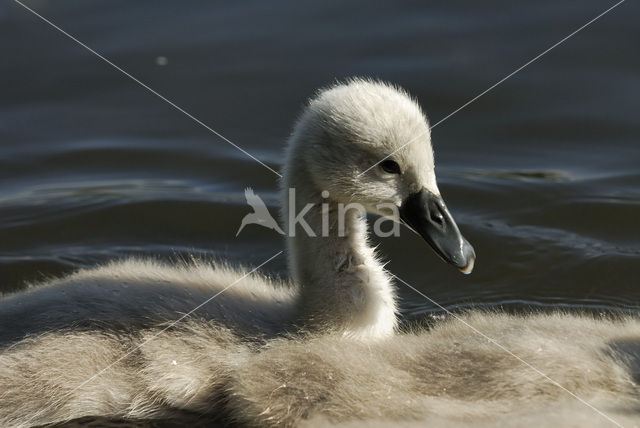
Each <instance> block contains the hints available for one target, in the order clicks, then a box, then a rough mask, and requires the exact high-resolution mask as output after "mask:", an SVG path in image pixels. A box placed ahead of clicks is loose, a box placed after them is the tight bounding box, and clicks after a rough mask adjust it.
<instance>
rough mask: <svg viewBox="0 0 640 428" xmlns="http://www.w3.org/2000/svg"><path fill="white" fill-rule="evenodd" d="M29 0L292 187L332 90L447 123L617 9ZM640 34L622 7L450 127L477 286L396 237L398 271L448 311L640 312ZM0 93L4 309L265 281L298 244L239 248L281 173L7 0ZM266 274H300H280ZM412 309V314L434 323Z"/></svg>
mask: <svg viewBox="0 0 640 428" xmlns="http://www.w3.org/2000/svg"><path fill="white" fill-rule="evenodd" d="M27 4H29V5H30V6H32V7H34V8H35V9H36V10H37V11H38V12H39V13H41V14H43V15H44V16H46V17H47V18H48V19H50V20H51V21H53V22H55V23H56V24H57V25H59V26H60V27H61V28H63V29H65V30H66V31H68V32H69V33H71V34H73V35H74V36H76V37H77V38H78V39H80V40H81V41H83V42H84V43H86V44H88V45H89V46H91V47H92V48H94V49H96V50H97V51H99V52H100V53H102V54H103V55H105V56H106V57H108V58H109V59H111V60H112V61H113V62H115V63H116V64H118V65H119V66H120V67H122V68H123V69H125V70H126V71H128V72H129V73H131V74H132V75H134V76H136V77H137V78H138V79H140V80H141V81H143V82H144V83H146V84H148V85H149V86H151V87H153V88H154V89H156V90H157V91H159V92H160V93H162V94H163V95H164V96H166V97H167V98H169V99H171V100H172V101H174V102H175V103H177V104H178V105H180V106H181V107H183V108H184V109H185V110H187V111H189V112H190V113H191V114H193V115H194V116H196V117H197V118H199V119H201V120H202V121H203V122H204V123H206V124H208V125H210V126H211V127H213V128H214V129H216V130H217V131H219V132H221V133H222V134H224V135H225V136H226V137H227V138H229V139H230V140H232V141H233V142H235V143H236V144H238V145H240V146H242V147H243V148H245V149H246V150H248V151H249V152H251V153H252V154H254V155H255V156H257V157H258V158H259V159H261V160H262V161H263V162H265V163H266V164H268V165H269V166H270V167H272V168H274V169H278V168H280V167H281V160H282V156H281V151H282V148H283V144H284V140H285V138H286V136H287V134H288V132H289V130H290V127H291V123H292V121H293V119H294V118H295V116H296V115H297V114H298V113H299V111H300V109H301V106H302V105H303V103H304V101H305V99H306V98H307V97H308V96H310V95H311V94H312V93H313V91H314V90H315V89H316V88H318V87H320V86H323V85H326V84H329V83H331V82H333V81H334V80H335V79H336V78H338V79H339V78H344V77H347V76H371V77H377V78H381V79H384V80H389V81H392V82H395V83H398V84H400V85H402V86H404V87H405V88H407V89H408V90H409V91H410V92H411V93H413V94H414V95H415V96H416V97H418V98H419V100H420V102H421V103H422V105H423V106H424V108H425V110H426V111H427V113H428V115H429V117H430V118H431V120H432V123H435V122H437V121H438V120H439V119H441V118H443V117H445V116H446V115H447V114H449V113H450V112H451V111H453V110H455V109H456V108H457V107H459V106H460V105H462V104H464V103H465V102H466V101H467V100H468V99H470V98H472V97H473V96H475V95H476V94H478V93H479V92H481V91H483V90H484V89H486V88H487V87H489V86H491V85H492V84H493V83H495V82H496V81H498V80H499V79H501V78H502V77H504V76H505V75H507V74H509V73H510V72H512V71H513V70H515V69H516V68H517V67H519V66H520V65H522V64H523V63H525V62H527V61H528V60H530V59H531V58H533V57H534V56H535V55H537V54H538V53H540V52H541V51H543V50H544V49H546V48H547V47H549V46H551V45H552V44H553V43H555V42H556V41H558V40H560V39H561V38H562V37H564V36H566V35H567V34H569V33H571V32H572V31H573V30H575V29H576V28H578V27H579V26H581V25H582V24H584V23H585V22H587V21H588V20H590V19H591V18H593V17H594V16H596V15H597V14H599V13H600V12H602V11H603V10H605V9H606V8H607V7H609V6H611V5H612V4H613V3H612V2H607V1H591V0H590V1H584V0H583V1H567V2H554V1H542V2H516V3H513V2H506V1H497V2H459V1H450V2H431V4H427V3H424V2H402V3H398V2H387V3H383V2H379V3H378V2H351V3H349V4H343V3H342V2H337V1H335V2H333V1H332V2H316V3H305V2H293V1H291V2H277V3H272V2H257V1H256V2H242V3H241V4H233V5H232V4H230V3H222V2H220V3H218V2H210V1H199V2H198V1H180V2H178V1H175V2H152V1H136V2H130V1H114V0H110V1H91V2H77V1H62V0H58V1H55V2H53V1H29V2H27ZM639 16H640V5H639V4H638V3H637V2H631V1H629V2H627V3H625V4H623V5H621V6H620V7H619V8H617V9H616V10H614V11H612V12H611V13H610V14H609V15H607V16H605V17H603V18H602V19H601V20H600V21H598V22H596V23H594V24H593V25H592V26H590V27H589V28H587V29H585V30H584V31H583V32H581V33H579V34H578V35H576V36H575V37H573V38H572V39H570V40H568V41H567V42H566V43H564V44H562V45H560V46H558V47H557V48H556V49H554V50H553V51H551V52H550V53H549V54H548V55H546V56H545V57H543V58H542V59H540V60H539V61H537V62H535V63H533V64H532V65H530V66H529V67H528V68H526V69H524V70H523V71H521V72H520V73H519V74H517V75H516V76H514V77H513V78H511V79H509V80H507V81H506V82H505V83H504V84H502V85H500V86H499V87H497V88H496V89H495V90H493V91H492V92H490V93H489V94H487V95H486V96H484V97H483V98H481V99H480V100H478V101H477V102H475V103H474V104H472V105H470V106H469V107H468V108H466V109H464V110H462V111H461V112H459V113H458V114H456V115H454V116H453V117H451V118H449V119H448V120H446V121H445V122H443V123H441V124H440V125H438V126H437V127H436V128H435V129H434V130H433V140H434V144H435V150H436V160H437V173H438V177H439V182H440V188H441V190H442V192H443V195H444V197H445V199H446V200H447V202H448V205H449V207H450V209H451V211H452V212H453V214H454V216H455V217H456V219H457V220H458V223H459V225H460V227H461V229H462V230H463V232H464V233H465V235H466V236H467V238H468V239H469V240H470V241H471V242H472V243H473V245H474V246H475V249H476V252H477V254H478V260H477V264H476V270H475V272H474V273H473V275H471V276H469V277H464V276H462V275H460V274H459V273H458V272H457V271H456V270H455V269H452V268H451V267H450V266H447V265H445V264H444V263H442V262H441V261H440V260H439V259H438V258H437V257H436V256H435V255H434V254H433V252H432V251H431V250H430V249H429V248H428V247H427V246H426V245H425V244H424V243H423V242H422V241H421V240H420V239H419V238H418V237H416V236H414V235H412V234H410V233H406V231H405V233H403V236H402V237H401V238H399V239H398V238H389V239H384V240H382V241H381V247H380V250H381V252H382V253H383V254H384V256H385V257H386V258H388V259H390V260H391V263H390V264H389V268H390V269H391V270H392V271H393V272H394V273H395V274H397V275H398V276H399V277H401V278H403V279H404V280H406V281H407V282H409V283H411V284H413V285H414V286H415V287H417V288H419V289H420V290H421V291H422V292H424V293H425V294H427V295H428V296H430V297H431V298H433V299H434V300H436V301H438V302H440V303H441V304H443V305H444V306H447V307H458V306H460V305H463V306H465V305H491V306H501V305H502V306H504V307H507V308H510V309H516V310H520V309H523V308H531V307H552V306H560V307H569V308H572V307H576V308H585V307H588V308H592V309H595V310H607V309H618V310H624V311H637V309H638V307H639V304H640V141H639V136H640V115H639V106H640V55H639V50H640V26H638V24H637V23H638V17H639ZM158 57H165V58H166V61H165V62H166V64H164V63H163V60H162V59H160V60H158ZM162 64H164V65H162ZM0 79H1V80H0V91H1V93H0V287H2V288H0V290H1V291H4V292H9V291H15V290H20V289H22V288H24V287H25V286H26V284H27V283H28V282H30V281H37V280H41V279H43V278H46V277H48V276H51V275H61V274H65V273H68V272H71V271H73V270H74V269H78V268H81V267H87V266H93V265H95V264H96V263H99V262H103V261H106V260H109V259H112V258H117V257H122V256H127V255H132V254H138V255H158V256H161V257H165V258H169V259H170V258H176V257H186V256H187V255H188V254H191V253H196V254H200V255H208V256H213V257H221V258H226V259H229V260H231V261H233V262H238V263H240V262H242V263H246V264H250V265H257V264H259V263H261V262H262V261H264V260H266V259H267V258H269V257H270V256H272V255H273V254H275V253H276V252H277V251H279V250H280V249H282V248H283V244H282V241H281V239H280V236H279V235H278V234H276V233H275V232H272V231H269V230H266V229H260V228H258V227H256V226H249V227H248V228H247V229H245V231H243V233H242V234H240V236H239V237H237V238H236V237H235V236H234V235H235V233H236V230H237V228H238V226H239V223H240V220H241V218H242V216H244V214H246V213H248V212H250V209H249V208H248V207H247V206H246V205H245V201H244V196H243V189H244V188H245V187H248V186H250V187H253V188H254V189H255V190H256V192H257V193H258V194H260V195H261V196H263V197H265V199H266V200H267V201H268V203H270V204H271V206H272V207H274V208H275V206H276V205H277V197H276V189H277V181H276V176H275V175H274V174H272V173H271V172H270V171H268V170H267V169H266V168H264V167H263V166H261V165H259V164H257V163H256V162H254V161H253V160H252V159H250V158H248V157H247V156H245V155H244V154H242V153H241V152H239V151H237V150H236V149H235V148H233V147H232V146H230V145H229V144H227V143H226V142H224V141H222V140H221V139H220V138H218V137H216V136H215V135H212V134H211V133H210V132H209V131H207V130H206V129H204V128H203V127H201V126H199V125H198V124H196V123H194V122H193V121H192V120H191V119H189V118H187V117H185V116H184V115H183V114H181V113H180V112H178V111H176V110H175V109H174V108H172V107H171V106H169V105H168V104H166V103H165V102H163V101H161V100H160V99H158V98H157V97H156V96H154V95H152V94H150V93H149V92H148V91H146V90H145V89H143V88H142V87H140V86H139V85H137V84H136V83H134V82H132V81H131V80H130V79H128V78H127V77H125V76H123V75H122V74H121V73H119V72H117V71H115V70H114V69H113V68H111V67H110V66H108V65H107V64H105V63H104V62H103V61H101V60H100V59H98V58H96V57H95V56H94V55H92V54H91V53H89V52H87V51H86V50H85V49H83V48H82V47H80V46H78V45H77V44H76V43H74V42H73V41H71V40H69V39H68V38H66V37H64V36H63V35H61V34H60V33H58V32H57V31H55V30H54V29H52V28H51V27H50V26H48V25H47V24H45V23H44V22H42V21H40V20H38V19H37V18H36V17H34V16H33V15H31V14H29V13H28V12H27V11H26V10H24V9H22V8H21V7H20V6H18V5H16V4H15V3H13V2H12V1H4V2H3V3H2V4H1V5H0ZM265 269H266V270H268V271H270V272H275V273H280V274H286V266H285V261H284V258H283V257H280V258H278V259H276V260H274V261H273V262H272V263H270V264H269V265H267V266H266V267H265ZM399 293H400V295H401V296H402V305H403V308H404V309H405V311H406V313H407V314H409V315H411V316H420V315H421V314H425V313H430V312H432V311H434V309H437V308H436V307H435V306H434V305H433V304H431V303H429V302H428V301H426V300H425V299H424V298H422V297H420V296H419V295H417V294H415V293H413V292H412V291H410V290H408V289H406V288H404V287H403V286H401V285H400V286H399Z"/></svg>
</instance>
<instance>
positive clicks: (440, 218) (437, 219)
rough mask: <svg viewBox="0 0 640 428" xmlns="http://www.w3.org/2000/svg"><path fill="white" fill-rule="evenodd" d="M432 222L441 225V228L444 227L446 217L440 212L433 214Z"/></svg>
mask: <svg viewBox="0 0 640 428" xmlns="http://www.w3.org/2000/svg"><path fill="white" fill-rule="evenodd" d="M431 221H432V222H434V223H435V224H437V225H439V226H442V225H443V224H444V216H443V215H442V213H441V212H439V211H437V212H432V213H431Z"/></svg>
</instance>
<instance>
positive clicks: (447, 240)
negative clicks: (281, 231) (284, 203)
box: [285, 79, 475, 273]
mask: <svg viewBox="0 0 640 428" xmlns="http://www.w3.org/2000/svg"><path fill="white" fill-rule="evenodd" d="M289 150H290V152H289V162H287V164H288V165H287V167H286V168H291V167H292V165H290V163H291V162H292V161H293V162H295V163H301V164H302V165H296V167H297V168H300V170H302V171H304V173H305V174H306V175H307V179H310V180H311V181H312V182H313V185H314V187H315V188H316V189H318V190H319V191H325V193H324V195H326V194H327V193H326V192H328V194H329V198H330V199H331V200H332V201H334V202H337V203H344V204H348V203H358V204H361V205H362V206H363V207H364V208H365V209H366V210H367V211H369V212H372V213H376V214H380V215H386V216H388V215H389V214H390V212H389V211H386V210H385V211H383V210H382V209H381V207H390V206H391V205H393V206H395V207H397V210H396V213H397V212H399V213H400V219H398V218H394V219H395V220H397V221H401V222H402V223H404V224H405V225H407V226H409V227H410V228H411V229H412V230H414V231H415V232H417V233H418V234H420V235H421V236H422V237H423V238H424V239H425V240H426V241H427V242H428V243H429V244H430V245H431V246H432V247H433V249H434V250H435V251H436V253H437V254H438V255H439V256H440V257H442V258H443V259H444V260H445V261H447V262H448V263H451V264H453V265H454V266H456V267H458V268H459V269H460V270H461V271H462V272H464V273H470V272H471V270H472V269H473V264H474V261H475V253H474V250H473V247H472V246H471V245H470V244H469V243H468V242H467V240H466V239H465V238H464V237H463V236H462V234H461V233H460V231H459V229H458V226H457V225H456V223H455V221H454V220H453V217H452V216H451V214H450V213H449V211H448V209H447V207H446V205H445V203H444V201H443V199H442V197H441V195H440V191H439V190H438V186H437V182H436V175H435V171H434V157H433V150H432V147H431V135H430V130H429V124H428V121H427V118H426V117H425V115H424V113H423V112H422V110H421V108H420V106H419V105H418V104H417V102H416V101H415V100H413V99H412V98H411V97H410V96H409V95H408V94H407V93H406V92H405V91H403V90H402V89H400V88H398V87H395V86H392V85H389V84H386V83H381V82H376V81H370V80H362V79H353V80H350V81H349V82H347V83H345V84H338V85H335V86H333V87H330V88H328V89H325V90H321V91H320V92H319V93H318V94H317V95H316V97H314V98H313V99H311V101H310V102H309V105H308V106H307V108H306V110H305V111H304V113H303V114H302V116H301V117H300V119H299V121H298V123H297V124H296V127H295V128H294V131H293V135H292V138H291V145H290V148H289ZM292 153H295V155H294V156H292ZM293 159H295V160H293ZM285 175H287V171H285ZM291 184H295V183H291ZM396 217H397V216H396Z"/></svg>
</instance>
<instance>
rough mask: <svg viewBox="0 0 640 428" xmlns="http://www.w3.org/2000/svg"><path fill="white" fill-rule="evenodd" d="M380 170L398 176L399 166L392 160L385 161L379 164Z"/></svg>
mask: <svg viewBox="0 0 640 428" xmlns="http://www.w3.org/2000/svg"><path fill="white" fill-rule="evenodd" d="M380 168H382V170H383V171H384V172H388V173H389V174H400V173H401V172H400V165H398V163H397V162H396V161H394V160H393V159H385V160H383V161H382V162H380Z"/></svg>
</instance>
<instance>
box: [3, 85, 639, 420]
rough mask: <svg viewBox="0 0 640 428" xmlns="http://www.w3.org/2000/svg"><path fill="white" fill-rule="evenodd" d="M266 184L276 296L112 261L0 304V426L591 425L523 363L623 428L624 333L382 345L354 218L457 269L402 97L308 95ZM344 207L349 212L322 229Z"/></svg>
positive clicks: (215, 272)
mask: <svg viewBox="0 0 640 428" xmlns="http://www.w3.org/2000/svg"><path fill="white" fill-rule="evenodd" d="M408 142H410V144H407V143H408ZM389 154H392V156H389ZM385 157H387V158H388V162H386V163H384V164H383V163H380V164H379V165H378V164H377V162H378V161H379V160H380V159H383V158H385ZM283 173H284V174H283V181H282V219H283V229H284V231H285V234H286V240H287V249H288V252H287V257H288V262H289V268H290V273H291V279H290V280H288V281H283V280H278V279H273V278H268V277H265V276H262V275H260V274H257V273H252V272H249V271H247V270H243V269H238V268H231V267H229V266H226V265H224V264H212V263H206V262H203V261H199V262H198V261H194V262H190V263H182V264H174V265H167V264H164V263H160V262H157V261H152V260H135V259H130V260H124V261H117V262H112V263H109V264H107V265H104V266H101V267H97V268H94V269H87V270H81V271H79V272H76V273H74V274H72V275H70V276H67V277H65V278H60V279H56V280H53V281H49V282H48V283H46V284H41V285H39V286H34V287H31V288H30V289H28V290H27V291H25V292H22V293H18V294H14V295H10V296H7V297H4V298H3V299H2V300H0V385H2V387H0V409H1V411H0V426H17V427H26V426H33V425H40V424H46V423H54V422H59V421H66V420H70V419H74V418H80V417H83V416H89V415H91V416H103V417H113V418H132V419H136V418H172V417H180V416H181V415H185V414H194V413H195V414H197V415H200V416H208V417H211V418H213V419H216V418H224V419H223V420H224V421H227V422H228V421H231V422H234V421H235V422H239V423H242V424H247V425H253V426H268V425H271V426H280V425H285V426H292V425H299V424H304V423H307V424H311V425H327V424H332V423H346V422H349V423H353V424H357V423H359V422H358V421H362V420H367V419H370V420H374V421H375V422H376V423H383V422H384V421H395V420H398V419H403V420H405V421H407V423H414V422H415V423H423V422H424V421H435V423H437V424H440V425H447V424H449V425H452V426H455V425H456V424H461V425H464V424H466V423H468V422H469V421H471V420H480V421H484V422H486V423H488V424H489V423H491V422H492V421H494V422H496V421H497V422H498V423H504V422H505V421H517V420H519V419H518V418H522V420H526V418H531V417H532V416H531V413H526V412H524V413H523V408H524V407H525V403H526V406H527V409H526V410H527V411H532V412H535V409H542V408H548V407H549V406H551V404H553V405H554V406H556V407H554V408H556V409H557V412H556V414H557V415H559V416H558V418H562V417H564V416H566V415H573V414H576V413H577V411H578V410H580V411H581V412H589V411H593V409H590V408H589V407H588V406H587V405H585V404H584V403H583V402H581V401H580V400H578V402H577V403H578V405H579V406H578V407H576V400H577V399H576V398H575V397H574V396H572V395H571V394H569V393H568V392H567V391H566V390H564V389H563V388H561V387H559V386H558V385H556V384H554V383H553V382H551V381H550V380H549V379H548V378H546V377H544V376H542V375H541V374H540V373H539V372H537V371H536V370H534V369H533V368H532V367H530V366H528V365H527V364H524V363H523V362H522V361H523V360H524V361H527V362H530V364H531V366H534V367H535V368H537V369H539V370H540V371H541V372H543V373H545V374H547V375H548V377H549V378H551V379H553V380H554V382H557V383H559V384H560V385H562V387H566V389H568V390H570V391H571V392H572V393H573V394H575V395H576V396H578V397H580V399H583V400H584V401H586V402H590V400H592V401H594V403H595V404H594V407H596V404H597V405H598V406H603V408H604V409H606V410H607V412H611V413H613V414H615V416H616V417H618V418H620V419H621V420H624V421H625V422H626V421H628V420H632V421H634V423H637V414H638V409H640V403H638V390H637V388H638V380H639V377H640V363H639V361H640V350H639V345H638V343H639V341H640V329H639V328H638V327H640V325H639V324H638V321H637V320H634V319H622V320H617V321H613V320H606V319H599V320H595V319H592V318H587V317H579V316H571V315H568V314H555V315H530V316H528V317H515V316H506V315H501V314H495V313H472V314H469V315H466V316H465V320H466V321H465V322H467V323H468V324H470V325H473V326H474V327H475V328H477V329H478V330H479V331H482V332H484V333H485V334H486V335H487V336H488V337H491V338H495V342H497V343H499V344H501V346H504V348H507V349H509V350H511V351H512V352H513V354H515V355H517V356H519V357H520V358H521V360H520V359H518V358H516V357H514V356H513V355H511V354H509V353H508V352H506V351H505V349H503V348H500V347H499V346H496V343H494V342H492V341H490V340H487V339H486V338H483V337H482V336H479V335H478V334H477V333H475V332H474V331H473V330H471V329H469V327H468V326H467V325H465V324H464V323H461V322H459V321H457V320H449V321H446V322H443V323H441V324H438V325H436V326H434V327H433V329H431V330H427V331H419V332H413V333H405V334H400V333H398V331H397V316H396V314H397V304H396V299H395V293H394V290H393V287H392V281H391V276H390V275H389V274H388V273H387V272H386V271H385V270H384V268H383V263H382V262H381V261H380V260H379V258H378V257H377V255H376V254H375V251H374V249H373V248H372V247H371V246H370V245H369V243H368V241H367V229H368V224H367V221H366V217H365V216H364V212H363V211H368V212H373V213H377V214H381V215H389V213H387V212H384V211H383V210H382V209H381V208H380V207H381V205H385V204H386V205H387V206H391V207H392V208H393V207H395V208H397V210H398V212H399V215H400V217H401V219H402V221H403V222H404V223H405V224H407V225H409V226H410V227H411V228H412V229H413V230H414V231H416V232H417V233H419V234H420V235H421V236H423V237H424V238H425V240H427V241H428V242H429V244H430V245H431V246H432V247H433V248H434V250H435V251H436V252H437V253H438V255H440V257H442V258H443V259H444V260H445V261H447V262H449V263H450V264H452V265H454V266H456V267H457V268H459V269H460V270H462V271H463V272H470V271H471V269H472V268H473V263H474V260H475V253H474V252H473V248H472V247H471V246H470V245H469V243H468V242H467V241H466V240H465V239H464V238H463V237H462V235H461V233H460V231H459V229H458V227H457V225H456V224H455V222H454V220H453V218H452V217H451V214H450V213H449V212H448V210H447V208H446V205H445V204H444V201H443V200H442V197H441V195H440V192H439V190H438V187H437V183H436V178H435V173H434V165H433V153H432V149H431V142H430V135H429V126H428V123H427V120H426V118H425V116H424V114H423V113H422V112H421V110H420V107H419V106H418V105H417V103H416V102H415V101H413V100H412V99H411V98H410V97H409V96H408V95H407V94H406V93H405V92H404V91H402V90H400V89H398V88H395V87H393V86H391V85H387V84H383V83H379V82H371V81H366V80H359V79H354V80H352V81H350V82H348V83H346V84H341V85H336V86H334V87H331V88H328V89H326V90H323V91H320V92H319V93H318V94H317V96H316V97H314V98H313V99H312V100H311V101H310V103H309V105H308V106H307V108H306V109H305V111H304V112H303V114H302V115H301V117H300V119H299V120H298V122H297V123H296V125H295V127H294V130H293V132H292V135H291V137H290V139H289V144H288V147H287V152H286V159H285V165H284V171H283ZM353 202H357V203H358V204H360V205H361V206H362V207H363V210H359V209H348V210H346V211H344V212H343V214H344V215H343V216H342V217H340V216H339V215H337V214H339V213H340V211H341V209H343V208H344V207H343V205H345V204H347V205H348V204H350V203H353ZM301 211H304V212H305V213H306V216H305V222H304V223H302V222H297V221H296V214H295V213H298V212H301ZM394 219H395V220H399V219H398V218H394ZM194 309H196V310H195V311H194ZM187 315H188V316H187ZM176 321H177V322H176ZM576 409H577V410H576ZM603 412H604V411H603ZM634 412H635V413H634ZM595 415H596V416H598V417H601V415H598V414H597V413H596V414H595ZM634 415H635V416H634ZM478 418H479V419H478ZM594 418H595V416H594ZM604 420H605V421H607V420H606V418H605V419H604ZM607 422H608V421H607Z"/></svg>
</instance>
